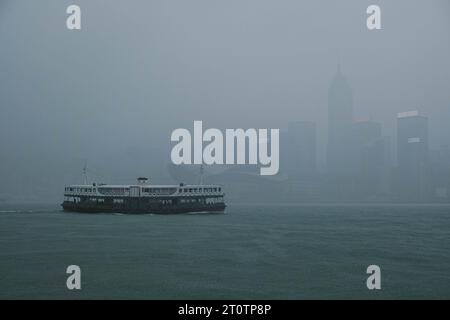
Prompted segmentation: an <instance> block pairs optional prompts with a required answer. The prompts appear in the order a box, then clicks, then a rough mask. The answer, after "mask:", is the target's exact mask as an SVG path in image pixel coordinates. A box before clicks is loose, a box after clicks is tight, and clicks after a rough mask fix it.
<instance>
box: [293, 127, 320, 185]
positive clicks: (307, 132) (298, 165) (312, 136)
mask: <svg viewBox="0 0 450 320" xmlns="http://www.w3.org/2000/svg"><path fill="white" fill-rule="evenodd" d="M287 139H288V141H287V142H288V147H289V149H288V150H289V151H288V153H287V154H286V155H287V156H288V167H287V173H288V175H289V176H290V177H298V176H305V175H314V174H315V173H316V124H315V123H314V122H307V121H297V122H289V124H288V132H287Z"/></svg>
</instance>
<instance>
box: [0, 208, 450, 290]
mask: <svg viewBox="0 0 450 320" xmlns="http://www.w3.org/2000/svg"><path fill="white" fill-rule="evenodd" d="M71 264H76V265H79V266H80V267H81V270H82V290H81V291H78V292H75V291H69V290H67V289H66V276H67V275H66V273H65V270H66V267H67V266H68V265H71ZM371 264H377V265H379V266H380V267H381V271H382V279H381V281H382V290H381V291H376V292H375V291H369V290H368V289H367V288H366V278H367V275H366V273H365V272H366V268H367V266H368V265H371ZM0 298H3V299H5V298H7V299H16V298H31V299H36V298H58V299H60V298H63V299H67V298H87V299H92V298H114V299H117V298H138V299H214V298H216V299H222V298H223V299H241V298H244V299H310V298H320V299H325V298H332V299H334V298H352V299H356V298H370V299H371V298H374V299H379V298H389V299H391V298H406V299H409V298H440V299H442V298H446V299H449V298H450V207H449V206H438V205H435V206H432V205H430V206H427V205H420V206H400V205H380V206H369V205H326V206H325V205H320V206H309V205H302V206H300V205H299V206H295V205H293V206H275V205H274V206H251V205H245V206H244V205H242V206H230V207H229V208H228V209H227V213H226V214H216V215H169V216H162V215H121V214H95V215H89V214H74V213H64V212H61V211H60V210H59V207H57V206H42V205H41V206H8V207H5V206H0Z"/></svg>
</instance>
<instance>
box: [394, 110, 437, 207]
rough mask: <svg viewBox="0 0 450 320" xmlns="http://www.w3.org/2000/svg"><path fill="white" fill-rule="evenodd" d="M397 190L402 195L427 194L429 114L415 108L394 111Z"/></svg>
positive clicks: (420, 196) (417, 198)
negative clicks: (395, 119)
mask: <svg viewBox="0 0 450 320" xmlns="http://www.w3.org/2000/svg"><path fill="white" fill-rule="evenodd" d="M397 164H398V175H397V180H398V181H397V190H398V194H399V195H400V197H401V198H403V199H407V200H415V201H420V200H424V199H425V198H426V197H427V196H429V191H430V190H429V173H428V170H429V167H428V118H427V117H425V116H422V115H420V114H419V112H418V111H408V112H402V113H399V114H398V115H397Z"/></svg>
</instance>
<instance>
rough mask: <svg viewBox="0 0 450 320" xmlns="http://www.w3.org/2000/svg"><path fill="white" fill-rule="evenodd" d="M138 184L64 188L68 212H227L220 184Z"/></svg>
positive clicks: (142, 182) (146, 182) (141, 180)
mask: <svg viewBox="0 0 450 320" xmlns="http://www.w3.org/2000/svg"><path fill="white" fill-rule="evenodd" d="M137 180H138V183H137V184H135V185H108V184H98V185H97V184H95V183H93V184H84V185H70V186H67V187H65V189H64V202H63V203H62V207H63V209H64V211H72V212H87V213H99V212H110V213H159V214H171V213H194V212H224V210H225V208H226V205H225V202H224V192H223V187H222V186H219V185H204V184H198V185H185V184H183V183H180V184H179V185H152V184H149V183H148V179H147V178H138V179H137Z"/></svg>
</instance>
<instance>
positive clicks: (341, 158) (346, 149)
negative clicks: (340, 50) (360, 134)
mask: <svg viewBox="0 0 450 320" xmlns="http://www.w3.org/2000/svg"><path fill="white" fill-rule="evenodd" d="M352 121H353V91H352V88H351V86H350V84H349V82H348V81H347V79H346V77H345V76H344V75H343V74H342V71H341V66H340V64H339V65H338V68H337V72H336V74H335V76H334V78H333V80H332V82H331V85H330V88H329V90H328V145H327V169H328V174H329V175H331V176H335V177H343V176H344V177H345V176H347V175H349V174H350V173H351V170H352V168H351V166H352V165H351V145H352V143H351V126H352Z"/></svg>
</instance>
